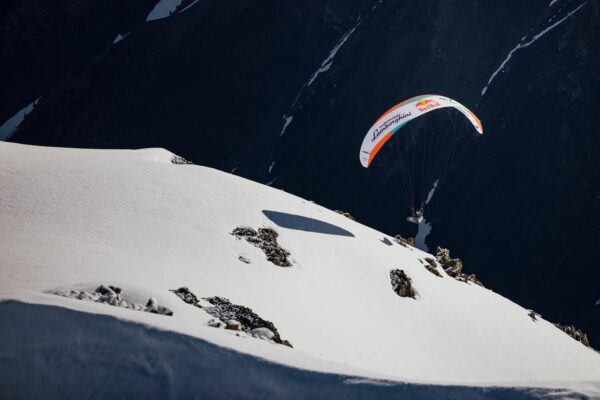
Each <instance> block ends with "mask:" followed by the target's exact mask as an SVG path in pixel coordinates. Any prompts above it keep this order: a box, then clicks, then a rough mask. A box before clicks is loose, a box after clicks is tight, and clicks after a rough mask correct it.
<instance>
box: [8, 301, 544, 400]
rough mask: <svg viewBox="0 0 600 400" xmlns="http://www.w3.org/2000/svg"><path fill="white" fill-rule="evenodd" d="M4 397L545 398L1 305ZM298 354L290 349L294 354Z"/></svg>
mask: <svg viewBox="0 0 600 400" xmlns="http://www.w3.org/2000/svg"><path fill="white" fill-rule="evenodd" d="M0 318H1V319H2V321H3V323H2V324H0V343H2V346H0V360H2V362H0V382H2V385H0V398H3V399H31V398H44V399H81V398H98V399H107V398H144V399H164V398H185V399H193V398H210V399H231V398H236V399H258V398H263V399H271V398H286V399H311V400H314V399H333V398H343V399H358V398H360V399H369V398H373V399H416V400H418V399H433V398H444V399H467V400H470V399H529V398H539V397H540V396H543V395H544V394H548V393H549V392H548V391H542V390H535V389H513V388H474V387H460V386H436V385H416V384H406V383H397V382H381V381H373V380H367V379H358V378H354V377H349V376H342V375H336V374H325V373H318V372H312V371H305V370H300V369H295V368H291V367H286V366H282V365H278V364H274V363H271V362H267V361H264V360H260V359H258V358H256V357H252V356H249V355H245V354H242V353H238V352H235V351H232V350H228V349H225V348H221V347H218V346H216V345H213V344H211V343H208V342H206V341H204V340H201V339H196V338H192V337H189V336H185V335H181V334H178V333H173V332H166V331H161V330H157V329H153V328H150V327H146V326H143V325H140V324H136V323H131V322H126V321H122V320H118V319H116V318H114V317H110V316H105V315H97V314H88V313H83V312H78V311H72V310H68V309H64V308H60V307H55V306H45V305H33V304H26V303H21V302H17V301H6V302H2V303H0ZM290 351H293V350H290Z"/></svg>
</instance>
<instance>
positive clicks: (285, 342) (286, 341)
mask: <svg viewBox="0 0 600 400" xmlns="http://www.w3.org/2000/svg"><path fill="white" fill-rule="evenodd" d="M281 344H282V345H284V346H287V347H291V348H292V349H293V348H294V346H292V344H291V343H290V341H289V340H287V339H283V340H282V341H281Z"/></svg>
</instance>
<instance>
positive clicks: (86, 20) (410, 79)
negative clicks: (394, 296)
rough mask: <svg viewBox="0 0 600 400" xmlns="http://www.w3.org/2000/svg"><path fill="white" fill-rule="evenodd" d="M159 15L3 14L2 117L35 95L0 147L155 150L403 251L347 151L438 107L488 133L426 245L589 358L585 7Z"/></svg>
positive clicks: (599, 320)
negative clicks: (297, 199)
mask: <svg viewBox="0 0 600 400" xmlns="http://www.w3.org/2000/svg"><path fill="white" fill-rule="evenodd" d="M156 2H157V0H151V1H138V2H129V3H123V2H118V1H104V0H79V1H62V2H56V3H52V4H49V3H47V2H44V1H41V0H9V1H6V2H3V3H2V5H0V49H1V50H2V52H1V53H0V84H1V87H2V88H3V90H2V91H1V92H0V121H5V120H7V119H9V118H10V117H11V116H12V115H13V114H15V113H16V112H17V111H19V110H21V109H22V108H23V107H25V106H27V104H30V103H31V102H33V101H34V100H36V99H37V98H39V101H38V103H37V105H36V107H35V108H34V109H33V111H32V112H31V113H29V114H28V115H27V117H26V118H25V120H24V121H23V123H22V124H21V125H20V126H19V129H18V130H17V131H16V132H15V133H14V134H13V135H12V136H11V137H10V139H9V140H11V141H14V142H18V143H26V144H36V145H50V146H65V147H92V148H140V147H165V148H167V149H169V150H170V151H173V152H174V153H177V154H180V155H182V156H184V157H185V158H187V159H189V160H191V161H193V162H195V163H197V164H201V165H207V166H211V167H214V168H218V169H221V170H224V171H227V172H230V171H233V172H234V173H235V174H237V175H240V176H243V177H246V178H249V179H252V180H255V181H258V182H263V183H269V184H271V185H272V186H274V187H277V188H281V189H283V190H285V191H288V192H291V193H294V194H297V195H300V196H302V197H305V198H308V199H312V200H314V201H315V202H317V203H319V204H322V205H324V206H326V207H329V208H337V209H343V210H344V211H348V212H350V213H351V214H352V215H354V216H355V217H356V218H357V220H358V221H360V222H362V223H364V224H366V225H370V226H373V227H374V228H377V229H379V230H382V231H384V232H387V233H389V234H396V233H401V234H403V235H404V236H407V235H414V234H415V230H416V228H415V226H414V225H411V224H408V223H407V222H406V221H405V217H406V215H407V209H406V206H405V204H404V201H403V199H404V198H405V195H406V194H405V193H404V192H403V186H402V185H400V184H398V182H397V180H396V178H394V177H390V179H387V178H386V179H382V178H381V176H377V175H375V174H373V172H372V171H370V170H366V169H364V168H362V166H361V165H360V163H359V161H358V149H359V146H360V143H361V141H362V138H363V136H364V134H365V132H366V131H367V130H368V128H369V127H370V126H371V124H372V123H373V121H374V120H375V119H376V118H377V117H378V116H379V115H380V114H381V113H382V112H383V111H384V110H386V109H387V108H389V107H390V106H391V105H393V104H396V103H397V102H399V101H401V100H404V99H406V98H408V97H411V96H413V95H416V94H422V93H439V94H443V95H446V96H450V97H452V98H454V99H456V100H458V101H460V102H461V103H463V104H464V105H466V106H467V107H469V108H471V109H472V110H473V111H474V112H475V113H476V114H477V115H478V116H479V117H480V119H481V120H482V122H483V125H484V129H485V134H484V135H483V136H482V137H480V138H477V139H478V140H475V141H473V142H472V143H471V144H470V146H469V151H468V152H466V154H465V156H464V158H463V159H462V162H461V163H460V164H459V165H458V166H457V167H456V168H455V169H453V170H452V171H450V172H449V175H448V176H447V177H446V179H445V181H444V182H441V184H440V186H439V188H438V189H437V190H436V193H435V195H434V197H433V199H432V201H431V203H430V204H429V205H428V208H427V209H426V215H427V219H428V220H429V221H430V222H431V225H432V232H431V234H430V236H429V237H428V238H427V242H428V244H429V246H430V248H433V246H435V245H436V244H440V245H443V246H444V247H449V248H451V249H452V251H453V255H454V256H457V257H460V258H461V259H463V261H464V263H465V270H466V271H467V272H476V273H477V275H478V276H479V277H480V279H481V280H482V281H483V282H484V283H485V284H486V286H487V287H489V288H491V289H493V290H494V291H497V292H499V293H501V294H503V295H505V296H507V297H509V298H511V299H512V300H514V301H516V302H517V303H519V304H521V305H523V306H525V307H530V308H533V309H535V310H536V311H538V312H540V313H541V314H542V315H543V316H544V317H545V318H547V319H549V320H551V321H556V322H561V323H574V324H575V325H577V326H578V327H581V328H582V329H583V330H584V331H587V332H588V333H589V334H590V337H591V344H592V346H595V345H596V346H597V344H596V343H597V341H598V340H600V306H596V305H595V303H596V302H597V300H598V299H599V298H600V289H599V287H598V282H599V280H600V270H599V268H598V264H597V260H598V259H599V258H600V212H599V208H600V176H599V175H600V174H599V172H598V171H599V169H598V167H599V164H600V162H599V160H600V132H599V131H598V126H600V116H599V113H598V111H599V110H600V107H599V102H598V100H597V97H596V95H597V94H598V93H600V90H599V89H600V85H599V78H600V74H599V73H598V71H600V59H599V57H598V51H597V49H598V48H600V1H597V0H587V1H568V0H558V1H552V2H550V1H549V0H545V1H541V0H540V1H529V2H527V3H520V4H519V5H518V7H516V6H515V4H514V2H510V1H496V2H493V3H490V2H487V1H483V0H482V1H470V2H460V1H452V0H440V1H437V2H417V1H411V2H394V1H389V0H388V1H385V0H384V1H358V0H355V1H342V0H339V1H335V0H328V1H317V0H304V1H295V2H285V3H284V2H279V1H253V0H239V1H235V2H229V3H226V2H225V3H224V2H219V1H211V0H200V1H191V0H184V1H183V2H182V3H181V4H180V6H179V8H178V9H177V10H176V11H175V12H174V13H173V14H172V15H171V16H170V17H167V18H163V19H158V20H153V21H148V22H146V18H147V16H148V14H149V13H150V12H151V11H152V10H153V8H154V6H155V5H156ZM188 6H189V8H187V7H188ZM119 34H120V35H126V37H125V38H124V39H122V40H120V41H117V42H116V43H113V42H114V41H115V39H116V37H117V35H119ZM500 67H502V68H500ZM490 80H491V82H490ZM240 200H241V199H240Z"/></svg>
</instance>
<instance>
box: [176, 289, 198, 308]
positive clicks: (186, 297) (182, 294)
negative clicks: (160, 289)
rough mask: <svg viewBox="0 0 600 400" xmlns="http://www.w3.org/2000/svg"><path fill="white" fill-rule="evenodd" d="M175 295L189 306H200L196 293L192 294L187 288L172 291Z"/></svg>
mask: <svg viewBox="0 0 600 400" xmlns="http://www.w3.org/2000/svg"><path fill="white" fill-rule="evenodd" d="M171 291H172V292H173V293H175V294H176V295H177V297H179V298H180V299H181V300H183V301H185V302H186V303H188V304H192V305H194V306H196V305H198V302H199V301H200V300H198V297H196V295H195V294H194V293H192V292H191V290H190V289H188V288H187V287H186V286H182V287H180V288H179V289H175V290H171Z"/></svg>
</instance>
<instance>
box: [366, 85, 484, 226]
mask: <svg viewBox="0 0 600 400" xmlns="http://www.w3.org/2000/svg"><path fill="white" fill-rule="evenodd" d="M447 108H453V109H455V110H457V111H459V112H460V113H462V114H463V115H464V116H465V117H466V118H467V119H468V121H469V122H470V123H471V124H472V125H473V127H474V128H475V130H476V131H477V132H478V133H479V134H483V126H482V125H481V121H480V120H479V118H477V116H476V115H475V114H474V113H473V112H471V111H470V110H469V109H468V108H467V107H465V106H463V105H462V104H460V103H459V102H457V101H456V100H453V99H450V98H448V97H444V96H440V95H434V94H428V95H421V96H416V97H412V98H410V99H407V100H405V101H403V102H401V103H399V104H396V105H395V106H394V107H392V108H390V109H389V110H388V111H386V112H385V113H384V114H383V115H381V116H380V117H379V118H378V119H377V121H375V123H374V124H373V125H372V126H371V128H370V129H369V131H368V132H367V134H366V135H365V137H364V139H363V142H362V145H361V148H360V153H359V159H360V163H361V164H362V166H363V167H365V168H369V167H370V166H371V164H372V163H373V161H374V159H375V157H376V156H377V154H378V153H379V152H380V151H381V150H382V148H383V147H384V145H385V143H386V142H388V141H389V140H390V139H391V138H392V137H393V136H394V135H395V134H397V133H398V132H399V131H400V132H401V131H402V129H401V128H403V127H404V126H405V125H406V124H407V123H408V122H410V121H412V120H415V119H417V118H420V117H423V116H424V115H425V114H428V113H430V112H431V111H436V110H441V109H447ZM428 118H429V117H428ZM436 130H439V131H443V132H448V131H450V130H452V129H450V128H448V127H446V126H434V127H432V128H431V129H427V130H426V133H425V135H428V137H427V138H425V139H422V141H423V143H421V144H420V147H419V156H421V158H422V160H421V162H422V164H423V165H422V171H418V172H415V171H416V168H415V166H414V163H415V161H414V159H415V155H414V154H408V155H407V157H406V158H407V160H404V168H403V169H404V170H405V171H406V173H407V174H408V176H407V182H408V183H409V186H412V187H410V188H408V191H409V192H410V198H411V200H410V201H409V207H410V208H411V211H412V215H411V216H410V217H408V218H407V220H408V221H410V222H413V223H417V224H418V223H419V222H421V221H422V220H423V207H424V205H425V203H426V199H425V196H424V195H423V194H420V193H418V194H417V196H415V191H420V192H423V191H424V190H426V187H425V185H426V184H427V183H428V182H421V185H420V187H418V188H416V187H415V181H416V180H417V176H416V175H417V174H418V175H419V178H420V179H421V180H422V181H425V180H427V179H426V178H430V177H429V175H430V174H429V171H426V169H427V166H426V165H425V164H431V163H432V155H431V154H429V153H431V147H432V143H433V141H434V138H433V137H432V136H431V135H432V133H431V132H430V131H436ZM413 135H414V132H413ZM417 140H418V138H416V137H415V138H414V139H413V142H412V143H413V144H412V145H406V146H405V147H406V148H409V149H408V150H411V149H410V147H417V146H416V145H415V144H416V143H417ZM457 141H458V139H452V143H450V144H448V145H446V146H445V147H446V148H443V149H441V150H440V151H438V152H441V151H447V152H449V151H452V150H453V149H454V147H455V145H456V143H457ZM412 150H413V152H416V150H414V149H412ZM451 158H452V156H451V155H447V157H446V158H444V160H450V159H451ZM448 162H449V161H448ZM410 163H412V164H413V165H410ZM438 164H440V162H438ZM443 167H444V168H445V169H447V168H448V166H447V165H446V166H443ZM444 173H445V171H444ZM431 179H433V178H431ZM419 194H420V195H421V196H420V200H421V201H420V203H418V204H417V207H415V204H414V203H415V197H418V195H419Z"/></svg>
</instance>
